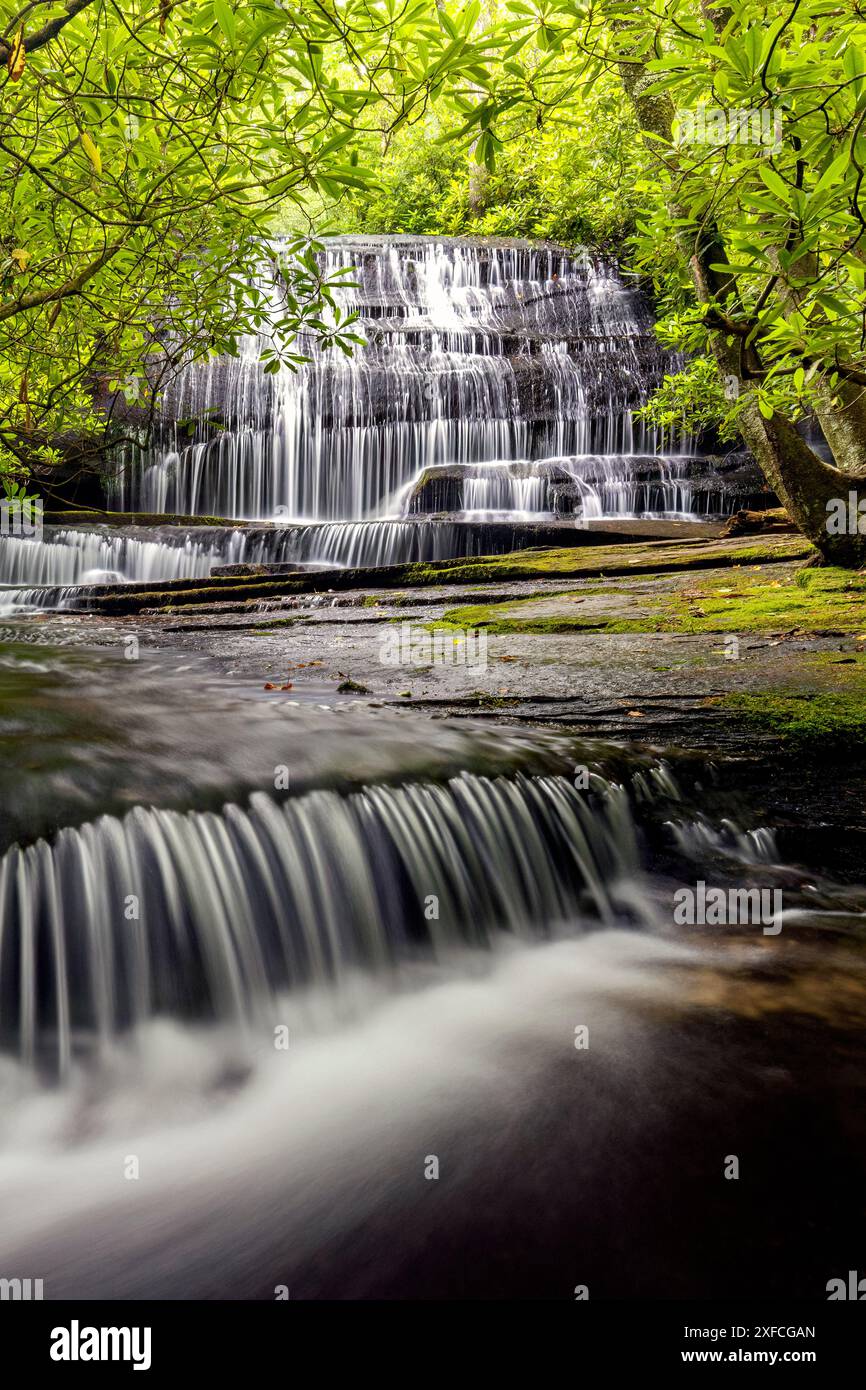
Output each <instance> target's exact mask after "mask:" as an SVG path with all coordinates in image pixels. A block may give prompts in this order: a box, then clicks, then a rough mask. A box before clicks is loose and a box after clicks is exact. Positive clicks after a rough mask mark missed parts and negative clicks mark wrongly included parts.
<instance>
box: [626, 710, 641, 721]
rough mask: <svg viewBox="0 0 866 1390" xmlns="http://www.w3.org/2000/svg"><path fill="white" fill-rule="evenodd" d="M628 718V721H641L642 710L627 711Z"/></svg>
mask: <svg viewBox="0 0 866 1390" xmlns="http://www.w3.org/2000/svg"><path fill="white" fill-rule="evenodd" d="M628 717H629V719H643V717H644V713H643V710H642V709H630V710H629V711H628Z"/></svg>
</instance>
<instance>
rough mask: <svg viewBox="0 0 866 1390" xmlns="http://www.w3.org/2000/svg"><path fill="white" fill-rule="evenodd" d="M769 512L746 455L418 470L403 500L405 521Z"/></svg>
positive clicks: (768, 499) (768, 498) (770, 498)
mask: <svg viewBox="0 0 866 1390" xmlns="http://www.w3.org/2000/svg"><path fill="white" fill-rule="evenodd" d="M775 504H776V498H775V495H774V494H773V493H772V492H770V490H769V489H768V488H767V485H766V483H765V481H764V479H763V476H762V474H761V473H760V470H759V469H758V467H757V465H756V464H755V463H754V461H753V460H752V459H751V458H750V457H749V456H746V455H730V456H728V457H727V458H720V457H712V458H711V457H695V456H692V455H677V456H674V455H664V456H657V455H651V454H619V455H616V454H614V455H599V454H586V455H581V456H575V457H569V458H558V459H556V458H554V459H537V460H526V459H523V460H518V461H514V462H508V461H506V462H496V463H476V464H436V465H433V466H431V467H429V468H425V469H423V470H422V472H421V473H420V474H419V476H418V478H417V479H416V480H415V482H414V483H413V484H412V486H411V488H410V489H409V490H408V492H407V494H406V495H405V496H404V498H403V502H402V510H403V514H404V515H406V516H423V515H429V514H432V513H440V512H471V513H476V512H481V513H484V512H490V513H508V512H513V513H518V514H520V516H522V517H528V516H530V515H539V514H548V515H551V516H575V515H576V516H582V517H584V518H586V519H589V518H601V517H605V518H617V517H622V518H627V517H650V516H658V515H663V516H670V517H674V516H682V517H692V518H693V519H695V520H697V519H699V517H701V516H714V517H722V516H730V515H732V514H733V513H734V512H736V511H740V510H741V509H746V510H749V511H758V510H761V509H762V508H768V507H772V506H774V505H775Z"/></svg>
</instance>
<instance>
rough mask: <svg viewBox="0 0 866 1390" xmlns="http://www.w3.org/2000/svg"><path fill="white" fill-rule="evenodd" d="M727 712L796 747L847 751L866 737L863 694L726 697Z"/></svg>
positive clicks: (773, 693)
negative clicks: (729, 711)
mask: <svg viewBox="0 0 866 1390" xmlns="http://www.w3.org/2000/svg"><path fill="white" fill-rule="evenodd" d="M719 703H720V704H722V705H723V706H724V707H725V708H726V709H729V710H731V711H732V712H734V713H736V714H737V715H739V716H740V717H741V718H742V719H744V720H745V721H746V722H747V723H749V724H752V725H754V726H755V727H756V728H758V729H761V730H762V731H763V732H766V733H773V734H778V735H780V736H781V737H782V738H783V739H785V741H786V742H787V743H790V744H793V745H795V746H798V747H805V746H810V747H816V746H817V747H822V748H828V749H835V750H837V751H842V750H850V749H852V748H853V747H854V746H855V745H857V744H860V743H862V741H863V739H864V738H866V698H864V691H863V690H862V689H858V690H845V691H839V690H824V691H815V690H809V691H796V692H779V691H770V692H767V693H764V694H760V695H757V694H735V695H725V696H724V697H723V698H722V700H721V701H719Z"/></svg>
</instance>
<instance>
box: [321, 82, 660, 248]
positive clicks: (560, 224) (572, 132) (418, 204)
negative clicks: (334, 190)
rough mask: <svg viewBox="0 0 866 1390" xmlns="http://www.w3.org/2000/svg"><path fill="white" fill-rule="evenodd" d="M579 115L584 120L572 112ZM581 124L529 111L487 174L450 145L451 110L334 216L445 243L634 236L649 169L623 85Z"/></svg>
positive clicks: (400, 145)
mask: <svg viewBox="0 0 866 1390" xmlns="http://www.w3.org/2000/svg"><path fill="white" fill-rule="evenodd" d="M572 114H576V113H572ZM579 115H580V123H579V125H575V123H574V121H573V120H572V119H571V116H570V117H569V119H568V120H567V121H564V120H562V119H561V118H557V117H556V116H551V117H550V118H549V119H547V118H545V117H544V116H543V114H542V113H541V112H537V111H536V112H527V111H523V112H522V113H521V116H520V120H519V121H515V123H514V124H513V126H512V129H511V132H510V135H509V144H508V157H507V158H504V159H500V160H498V161H496V162H494V165H493V167H492V168H486V167H484V166H483V165H479V164H478V163H477V162H476V156H475V152H474V151H473V150H467V149H466V147H465V144H464V143H462V142H457V141H455V140H453V139H449V138H448V134H449V131H448V114H447V107H446V104H445V102H439V103H437V105H436V107H435V109H434V110H433V111H432V112H431V114H430V115H429V116H428V119H427V120H426V122H425V125H424V130H423V137H422V138H419V132H418V130H416V129H414V128H413V129H410V130H409V131H405V132H400V133H398V135H397V136H396V137H395V138H394V139H393V140H392V141H391V142H390V144H389V146H388V149H387V150H386V151H385V153H384V154H383V156H382V158H381V162H380V163H379V165H378V167H377V184H376V186H375V187H370V188H367V189H364V190H361V191H358V192H356V193H352V194H351V195H350V196H349V197H348V199H346V200H345V201H344V203H343V205H341V207H340V208H339V209H338V210H337V211H336V213H335V214H334V225H336V226H339V227H340V229H341V230H357V231H367V232H408V233H414V234H437V233H438V234H442V235H446V236H515V237H526V238H529V239H541V240H546V241H555V242H558V243H560V244H561V245H566V246H579V245H580V246H591V247H593V248H596V249H601V250H612V249H615V248H621V246H622V244H623V243H624V241H625V238H626V237H627V236H628V235H629V234H630V233H631V232H633V230H634V221H635V214H636V211H637V206H638V203H637V195H636V192H635V186H636V184H637V182H638V179H639V177H640V175H641V173H642V172H644V166H645V165H646V162H647V161H646V159H645V157H644V156H643V153H642V151H641V149H640V146H639V145H638V143H637V139H636V132H635V129H634V125H633V121H632V119H631V117H630V114H629V112H628V110H627V108H626V106H625V103H624V101H623V98H622V94H621V91H620V89H619V85H618V84H617V83H613V82H611V81H610V80H607V81H606V82H603V83H599V84H597V85H596V87H595V88H594V90H593V91H592V92H591V93H589V94H588V95H587V97H586V100H585V102H584V104H583V106H582V108H581V111H580V113H579Z"/></svg>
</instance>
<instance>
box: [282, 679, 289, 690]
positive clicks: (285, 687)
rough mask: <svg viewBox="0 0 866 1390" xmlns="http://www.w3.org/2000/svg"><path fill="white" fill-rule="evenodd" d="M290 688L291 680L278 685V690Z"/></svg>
mask: <svg viewBox="0 0 866 1390" xmlns="http://www.w3.org/2000/svg"><path fill="white" fill-rule="evenodd" d="M291 688H292V682H291V681H286V683H285V685H281V686H280V690H291Z"/></svg>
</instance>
